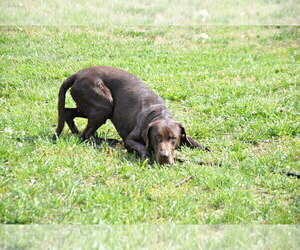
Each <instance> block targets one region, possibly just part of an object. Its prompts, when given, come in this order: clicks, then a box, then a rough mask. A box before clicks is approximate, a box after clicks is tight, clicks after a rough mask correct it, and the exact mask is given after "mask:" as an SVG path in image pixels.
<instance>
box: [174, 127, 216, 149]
mask: <svg viewBox="0 0 300 250" xmlns="http://www.w3.org/2000/svg"><path fill="white" fill-rule="evenodd" d="M179 126H180V129H181V140H180V146H187V147H190V148H201V149H202V150H206V151H210V149H209V147H206V146H203V145H201V144H200V143H199V142H197V141H196V140H194V139H193V138H191V137H189V136H187V135H186V132H185V129H184V127H183V126H182V125H181V124H180V125H179Z"/></svg>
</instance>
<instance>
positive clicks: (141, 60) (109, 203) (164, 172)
mask: <svg viewBox="0 0 300 250" xmlns="http://www.w3.org/2000/svg"><path fill="white" fill-rule="evenodd" d="M0 29H1V31H0V41H1V60H0V64H1V67H0V69H1V73H0V77H1V79H0V90H1V91H0V103H1V105H0V223H12V224H27V223H41V224H43V223H69V224H76V223H82V224H98V223H109V224H132V223H154V224H156V223H166V222H175V223H182V224H198V223H199V224H293V223H299V220H300V194H299V187H300V182H299V180H297V179H295V178H292V177H287V176H285V175H281V174H278V173H276V172H278V171H292V172H298V173H299V172H300V167H299V155H300V154H299V153H300V152H299V148H300V140H299V122H300V120H299V112H300V111H299V100H300V92H299V80H300V79H299V76H300V75H299V72H300V64H299V62H300V54H299V53H300V50H299V35H300V29H299V27H279V26H278V27H251V26H240V27H225V26H212V27H208V26H178V27H174V26H157V27H149V26H147V27H146V26H131V27H127V28H126V27H98V28H95V27H94V28H93V27H74V26H73V27H29V26H2V27H1V28H0ZM202 33H205V34H207V35H208V36H209V38H208V39H203V38H201V35H200V34H202ZM92 65H110V66H114V67H118V68H122V69H125V70H127V71H129V72H131V73H133V74H135V75H137V76H139V77H140V78H141V79H142V80H144V82H145V83H146V84H147V85H148V86H149V87H150V88H152V89H154V90H155V91H156V92H157V93H158V94H159V95H161V96H162V97H163V98H164V99H165V100H166V102H167V105H168V107H169V108H170V109H171V110H172V112H173V114H174V116H175V118H176V119H177V120H178V121H180V122H181V123H182V124H183V125H184V126H185V128H186V131H187V133H188V134H189V135H190V136H192V137H194V138H195V139H197V140H198V141H200V142H202V143H203V144H205V145H209V146H210V147H211V148H212V151H211V152H204V151H199V150H191V149H188V148H183V149H182V150H181V151H178V152H177V155H178V156H180V157H181V158H183V159H186V162H185V163H176V164H174V165H172V166H158V165H155V164H154V165H148V164H146V163H141V162H140V161H139V159H138V158H137V157H136V156H135V155H130V154H129V153H127V152H126V150H125V149H124V148H123V147H119V148H117V149H110V148H109V147H108V146H107V145H103V146H102V147H101V148H95V147H94V145H93V144H92V143H85V144H81V143H80V142H79V139H78V138H77V137H76V136H74V135H71V133H70V131H69V130H68V129H65V130H64V133H63V136H62V137H61V138H60V140H59V141H58V142H57V143H53V142H52V141H51V137H52V135H53V133H54V130H55V125H56V119H57V111H56V106H57V94H58V90H59V87H60V85H61V83H62V82H63V81H64V79H65V78H66V77H68V76H70V75H71V74H73V73H75V72H76V71H78V70H80V69H82V68H84V67H88V66H92ZM67 104H68V106H74V103H73V102H72V100H71V98H70V97H68V100H67ZM77 123H78V124H79V127H80V128H81V129H83V128H84V126H85V120H84V119H78V120H77ZM98 134H99V136H102V137H106V138H118V135H117V133H116V131H115V129H114V127H113V126H112V124H111V123H107V124H105V125H104V126H103V127H101V128H100V129H99V131H98ZM16 137H22V138H35V139H36V140H35V141H27V140H21V141H19V140H16V139H15V138H16ZM195 160H202V161H213V162H222V163H223V166H221V167H216V166H209V165H205V166H200V165H198V164H196V163H195V162H194V161H195ZM273 171H275V173H274V172H273ZM191 175H193V176H194V178H193V179H190V180H189V181H187V182H184V183H183V182H182V181H183V180H185V179H186V178H188V177H189V176H191ZM178 183H180V184H179V185H178Z"/></svg>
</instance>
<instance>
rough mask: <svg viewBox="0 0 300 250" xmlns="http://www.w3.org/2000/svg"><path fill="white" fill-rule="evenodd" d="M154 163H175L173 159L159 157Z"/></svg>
mask: <svg viewBox="0 0 300 250" xmlns="http://www.w3.org/2000/svg"><path fill="white" fill-rule="evenodd" d="M155 158H156V159H155V160H156V162H157V163H158V164H161V165H163V164H173V163H174V162H175V157H161V156H159V155H158V156H156V157H155Z"/></svg>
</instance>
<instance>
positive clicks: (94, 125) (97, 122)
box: [81, 112, 108, 141]
mask: <svg viewBox="0 0 300 250" xmlns="http://www.w3.org/2000/svg"><path fill="white" fill-rule="evenodd" d="M107 118H108V117H107V114H105V113H104V112H98V113H95V114H94V115H93V116H91V117H89V118H88V123H87V126H86V128H85V130H84V131H83V133H82V136H81V137H82V140H83V141H84V140H87V139H89V138H90V137H91V136H93V135H94V134H95V132H96V131H97V129H98V128H99V127H101V126H102V125H103V124H104V123H105V122H106V120H107Z"/></svg>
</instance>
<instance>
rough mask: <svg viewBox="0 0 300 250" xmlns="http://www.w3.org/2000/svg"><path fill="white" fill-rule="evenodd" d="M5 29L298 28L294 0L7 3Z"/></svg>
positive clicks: (0, 4) (1, 20)
mask: <svg viewBox="0 0 300 250" xmlns="http://www.w3.org/2000/svg"><path fill="white" fill-rule="evenodd" d="M0 7H1V16H0V24H2V25H3V24H4V25H36V24H39V25H88V26H90V25H109V26H111V25H115V26H116V25H120V24H122V25H199V24H218V25H220V24H222V25H270V24H271V25H274V24H276V25H279V24H281V25H297V24H298V23H299V11H300V4H299V1H294V0H256V1H254V2H253V1H249V0H239V1H235V0H222V1H221V0H202V1H194V0H184V1H172V2H170V1H163V0H152V1H149V0H143V1H138V0H132V1H119V0H111V1H103V0H93V1H89V2H88V3H87V2H86V1H84V0H76V1H74V0H72V1H71V0H65V1H60V0H52V1H49V0H48V1H47V0H46V1H45V0H27V1H20V0H10V1H7V0H2V1H0Z"/></svg>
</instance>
